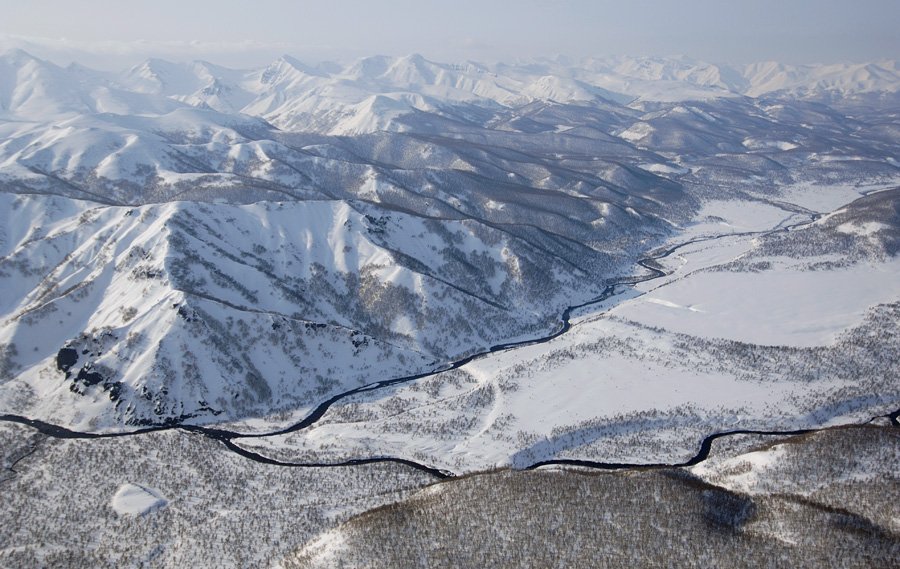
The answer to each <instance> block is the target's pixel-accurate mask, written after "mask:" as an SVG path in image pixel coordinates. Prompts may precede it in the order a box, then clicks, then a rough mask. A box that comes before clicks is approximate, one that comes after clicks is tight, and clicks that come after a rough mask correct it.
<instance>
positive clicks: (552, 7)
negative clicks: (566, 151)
mask: <svg viewBox="0 0 900 569" xmlns="http://www.w3.org/2000/svg"><path fill="white" fill-rule="evenodd" d="M898 29H900V0H853V1H847V0H744V1H737V0H735V1H730V0H680V1H674V0H673V1H668V0H616V1H607V0H569V1H567V0H518V1H490V0H455V1H453V0H444V1H440V2H438V1H427V0H418V1H411V0H382V1H378V0H368V1H364V0H318V1H315V2H310V1H306V0H293V1H291V0H254V1H251V2H242V1H236V0H153V1H143V0H78V1H77V2H76V1H73V0H0V49H3V48H8V47H23V48H24V49H26V50H29V51H32V52H35V55H39V56H43V57H48V58H50V59H53V60H56V61H57V62H61V63H66V62H67V61H65V60H66V59H69V60H77V61H80V62H82V63H86V64H94V65H97V66H106V67H111V66H118V65H126V64H133V63H136V62H137V61H139V60H141V59H144V58H145V57H148V56H157V57H166V58H168V59H172V60H190V59H207V60H210V61H213V62H216V63H221V64H224V65H231V66H251V65H262V64H265V63H267V62H269V61H271V59H273V58H274V57H276V56H278V55H280V54H283V53H287V54H290V55H294V56H296V57H298V58H301V59H307V60H310V61H316V60H322V59H350V58H354V57H359V56H363V55H374V54H387V55H401V54H408V53H413V52H417V53H421V54H423V55H425V56H426V57H429V58H432V59H435V60H439V61H460V60H465V59H476V60H485V61H496V60H507V61H512V60H515V59H516V58H532V57H539V56H555V55H558V54H563V55H569V56H573V57H584V56H604V55H676V54H683V55H688V56H690V57H694V58H697V59H702V60H706V61H711V62H734V63H745V62H751V61H762V60H778V61H783V62H787V63H814V62H825V63H829V62H845V61H867V60H877V59H900V32H898Z"/></svg>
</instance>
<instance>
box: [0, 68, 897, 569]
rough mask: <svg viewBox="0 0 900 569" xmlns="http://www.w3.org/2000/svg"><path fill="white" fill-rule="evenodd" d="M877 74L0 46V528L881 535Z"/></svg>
mask: <svg viewBox="0 0 900 569" xmlns="http://www.w3.org/2000/svg"><path fill="white" fill-rule="evenodd" d="M898 91H900V71H898V69H897V67H896V63H895V62H892V61H880V62H874V63H869V64H853V65H851V64H842V65H815V66H813V65H809V66H791V65H783V64H778V63H760V64H753V65H735V66H727V65H713V64H709V63H704V62H700V61H695V60H691V59H688V58H671V59H662V58H627V57H616V58H612V57H610V58H604V59H586V60H582V61H570V60H565V59H563V58H558V59H554V60H550V59H547V60H536V61H532V62H527V63H518V64H485V63H477V62H465V63H453V64H448V63H437V62H433V61H429V60H427V59H425V58H423V57H422V56H419V55H412V56H407V57H387V56H378V57H367V58H363V59H359V60H357V61H354V62H350V63H344V64H338V63H320V64H317V65H310V64H305V63H303V62H301V61H298V60H297V59H294V58H292V57H289V56H285V57H283V58H280V59H278V60H277V61H275V62H273V63H272V64H270V65H268V66H265V67H261V68H258V69H249V70H238V69H230V68H226V67H221V66H218V65H215V64H212V63H208V62H202V61H198V62H192V63H172V62H167V61H163V60H148V61H146V62H144V63H142V64H140V65H137V66H135V67H133V68H131V69H128V70H125V71H123V72H120V73H114V72H109V71H96V70H92V69H88V68H86V67H83V66H80V65H77V64H72V65H70V66H67V67H61V66H58V65H55V64H53V63H51V62H49V61H45V60H41V59H39V58H36V57H33V56H31V55H29V54H28V53H26V52H23V51H13V52H8V53H5V54H2V55H0V290H2V296H0V419H2V421H0V440H2V441H3V445H2V447H0V451H2V456H0V462H2V464H3V468H4V470H3V471H2V472H0V488H3V489H5V490H6V492H7V493H8V494H9V496H10V502H9V504H11V505H10V506H9V507H6V508H3V509H0V516H2V517H0V525H2V527H4V528H6V529H5V530H4V531H2V532H0V565H9V566H68V567H78V566H85V567H99V566H115V567H121V566H140V565H142V564H149V565H157V566H184V565H193V566H217V567H221V566H233V567H248V566H254V567H268V566H276V565H277V566H283V567H295V566H298V567H331V566H347V567H357V566H358V567H370V566H385V567H393V566H398V563H412V562H410V561H409V559H411V558H412V557H415V556H416V555H417V554H416V553H415V552H419V553H418V554H420V561H419V562H418V563H419V565H417V566H454V565H455V566H460V564H462V565H463V566H465V565H466V564H467V563H473V562H474V561H472V560H475V559H481V560H486V559H489V560H492V561H493V562H496V563H497V564H499V565H498V566H502V565H504V564H506V565H517V564H518V563H521V562H522V561H521V560H522V559H531V560H533V561H534V560H537V561H534V562H535V563H537V565H538V566H553V563H554V562H560V563H563V564H565V563H569V564H570V565H571V566H584V567H587V566H597V563H598V562H599V561H598V560H599V559H602V560H605V562H606V563H607V564H609V563H612V565H615V563H614V562H613V561H610V560H616V559H618V560H620V561H622V560H624V559H627V554H628V551H632V550H633V549H629V548H633V547H636V546H634V544H636V543H644V544H645V545H643V546H642V547H643V549H641V548H638V549H640V551H641V555H644V556H649V557H647V559H651V560H652V555H653V552H652V549H653V548H652V547H648V546H647V545H646V543H657V542H656V541H653V540H650V541H649V542H648V541H646V540H645V539H644V538H643V537H642V536H646V535H647V534H648V532H649V533H650V534H652V535H653V536H655V537H654V539H658V540H659V541H658V543H665V544H669V547H670V548H671V550H672V551H673V554H672V555H673V557H672V559H671V561H672V562H677V561H678V560H679V559H682V558H683V559H693V560H695V561H696V560H697V559H705V558H704V557H703V555H704V553H703V552H702V551H699V550H697V549H696V548H695V546H694V545H691V543H696V542H693V541H691V540H686V538H685V537H684V536H685V535H688V534H691V535H702V536H703V538H702V539H704V540H708V541H709V543H715V544H718V545H716V547H719V548H720V549H721V551H722V552H723V553H722V555H723V557H721V558H720V559H730V560H732V561H733V562H734V563H735V566H739V562H740V563H750V564H751V565H753V564H754V562H756V561H758V562H759V563H762V562H764V561H771V560H774V559H779V560H781V561H782V562H784V563H789V564H791V565H793V566H817V565H819V564H822V563H825V564H827V563H828V562H829V560H834V559H837V558H841V557H840V556H845V557H846V558H847V559H848V560H849V561H848V563H849V564H850V565H852V566H859V567H866V566H878V565H880V564H881V563H880V562H881V561H884V560H888V559H891V558H896V554H897V553H898V552H900V537H898V536H900V525H898V519H897V517H896V516H893V517H892V516H891V515H890V514H886V513H885V512H886V511H889V510H890V505H891V504H893V503H896V500H897V499H898V498H900V495H898V488H900V479H898V473H897V470H896V468H893V467H891V465H892V464H893V465H895V464H896V460H897V458H898V456H900V443H898V441H900V439H898V431H897V425H898V422H897V421H898V420H897V411H898V410H900V380H898V378H900V363H898V362H900V329H898V322H900V92H898ZM838 448H852V449H854V450H853V452H854V453H856V454H855V455H854V456H855V457H856V458H855V459H854V460H849V461H842V460H838V459H836V458H835V457H836V456H839V455H840V453H839V452H838V451H837V450H835V449H838ZM816 461H819V462H821V463H823V464H831V465H833V468H832V469H830V470H828V471H827V472H824V473H822V474H821V476H820V477H819V478H817V477H816V473H815V472H813V471H812V470H811V469H810V468H804V467H803V466H802V465H804V464H807V463H816ZM597 471H602V472H597ZM608 471H612V472H608ZM589 472H590V474H589ZM179 473H183V474H184V475H183V476H181V475H180V474H179ZM863 485H868V486H866V487H867V488H874V490H872V492H871V494H868V495H867V494H866V491H865V490H863ZM648 496H652V497H653V498H652V500H653V504H655V505H653V506H648V502H647V500H648V499H649V498H648ZM534 497H537V498H534ZM523 502H526V503H528V507H527V508H522V509H519V510H517V513H516V514H515V515H512V514H511V513H510V512H512V511H514V510H516V508H517V506H516V504H521V503H523ZM541 503H545V504H553V505H554V506H553V508H551V510H552V511H551V512H550V514H548V517H547V518H546V519H542V518H541V516H542V515H543V514H542V513H541V509H540V508H539V507H536V506H537V505H539V504H541ZM604 503H607V504H614V507H613V506H609V507H610V512H612V513H609V512H607V513H605V514H599V513H596V511H597V510H598V509H599V508H601V505H602V504H604ZM76 504H77V505H76ZM660 504H664V506H663V505H660ZM592 508H593V509H592ZM648 508H649V509H648ZM654 508H657V509H658V511H659V512H660V518H661V519H662V521H661V522H660V523H659V524H656V522H654V520H653V519H652V518H647V517H642V515H639V514H638V513H636V512H645V513H647V512H651V513H652V512H653V511H655V510H654ZM67 509H69V510H67ZM76 510H77V513H64V512H66V511H71V512H75V511H76ZM45 511H49V512H54V514H53V515H54V521H53V523H41V522H40V521H39V519H40V516H41V515H42V512H45ZM249 511H252V512H253V513H252V515H249V516H245V515H244V514H246V513H247V512H249ZM448 512H450V513H449V514H448ZM592 512H593V513H592ZM595 515H598V516H599V515H606V516H607V518H604V520H605V522H604V523H606V522H609V523H611V524H612V525H611V526H609V527H606V526H604V525H603V524H600V525H599V526H598V525H596V524H594V523H593V522H592V521H591V520H593V519H594V518H593V517H592V516H595ZM648 515H649V514H648ZM610 516H611V517H610ZM616 516H624V517H623V518H622V519H618V518H616ZM538 519H541V521H540V522H537V521H535V520H538ZM813 519H814V520H818V522H817V523H819V525H818V526H817V529H816V531H814V532H812V531H810V532H804V529H803V523H804V522H803V520H813ZM16 520H20V521H16ZM22 520H24V521H22ZM497 520H503V522H502V523H501V524H500V525H497ZM610 520H613V521H610ZM627 520H631V522H628V521H627ZM679 520H689V523H686V525H684V526H681V525H680V524H679ZM613 522H614V523H613ZM467 523H471V525H468V526H467V525H466V524H467ZM554 524H555V525H554ZM561 524H562V525H567V524H571V525H572V526H573V527H576V526H577V527H578V528H580V529H579V530H578V532H579V535H584V536H588V537H585V540H587V541H586V543H587V542H589V541H591V540H594V541H596V542H598V543H599V542H602V543H605V544H606V545H604V546H603V547H599V546H593V547H592V546H587V545H586V546H585V547H583V548H572V547H571V546H570V545H566V544H565V543H564V542H562V541H559V540H558V539H555V538H554V537H553V536H554V531H555V530H554V528H555V527H557V526H559V525H561ZM493 527H497V528H498V529H497V530H496V532H495V533H491V531H490V528H493ZM460 528H463V529H460ZM528 528H531V530H533V531H535V532H536V534H535V535H537V536H538V537H539V538H540V539H538V541H539V542H541V543H547V544H548V547H547V549H546V550H543V551H533V549H534V547H530V548H521V549H520V550H518V551H508V550H507V549H505V548H506V546H505V545H503V544H504V543H505V541H504V540H505V539H506V538H505V537H504V536H510V535H512V536H516V535H520V534H522V535H524V534H525V533H528V531H530V530H529V529H528ZM604 528H605V529H604ZM472 531H481V532H485V531H487V532H488V533H489V534H490V536H489V539H485V540H484V541H480V542H478V540H473V539H472V538H471V537H469V538H466V539H461V538H460V539H457V538H454V540H455V541H454V540H451V539H450V538H449V537H448V536H449V535H459V536H462V535H469V534H468V533H467V532H472ZM573 531H574V530H573ZM454 532H457V533H456V534H455V533H454ZM523 532H524V533H523ZM610 532H611V533H610ZM654 532H655V533H654ZM70 534H71V535H74V536H75V538H74V539H70ZM399 534H403V535H410V536H412V535H415V536H416V537H415V538H414V539H413V538H410V539H409V540H406V541H403V543H398V544H395V545H396V547H387V546H385V544H387V543H390V540H391V538H390V536H391V535H399ZM725 534H727V535H730V536H734V539H733V540H728V539H724V538H723V537H722V536H723V535H725ZM848 536H849V537H848ZM851 539H852V540H856V541H853V542H852V543H853V546H852V547H851V546H847V547H848V548H849V549H847V550H844V549H842V547H843V546H840V545H836V544H839V543H843V542H841V540H851ZM448 540H450V541H453V543H452V546H449V547H446V548H442V547H437V548H435V544H446V543H448ZM526 541H527V540H526ZM476 542H478V543H476ZM762 543H766V544H769V543H777V544H778V546H777V548H775V549H773V550H771V551H769V552H768V553H763V551H764V549H763V548H762V546H761V545H760V544H762ZM186 544H193V546H190V547H189V546H187V545H186ZM467 544H469V545H472V547H467ZM686 544H687V545H686ZM567 549H571V550H572V551H576V552H578V555H575V556H574V557H571V558H565V556H564V555H563V553H561V552H563V551H565V550H567ZM748 551H749V552H752V555H750V557H747V555H748V554H747V552H748ZM810 551H815V555H807V553H808V552H810ZM847 551H852V552H853V554H852V555H849V554H848V553H847ZM582 554H583V555H582ZM579 555H580V556H579ZM753 555H759V556H761V557H753ZM521 556H524V557H521ZM545 556H546V557H545ZM681 556H683V557H681ZM563 558H565V559H566V560H567V561H560V559H563ZM554 559H555V560H556V561H553V560H554ZM748 559H749V560H750V561H748ZM514 560H519V561H514ZM342 563H343V565H341V564H342ZM653 563H658V564H660V565H661V566H665V560H659V559H656V560H655V561H653ZM759 563H757V564H759ZM379 564H380V565H379ZM649 566H657V565H653V564H652V563H651V564H649Z"/></svg>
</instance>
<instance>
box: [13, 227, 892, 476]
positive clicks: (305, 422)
mask: <svg viewBox="0 0 900 569" xmlns="http://www.w3.org/2000/svg"><path fill="white" fill-rule="evenodd" d="M805 215H808V216H809V219H807V220H805V221H801V222H797V223H793V224H789V225H779V226H777V227H775V228H772V229H767V230H763V231H745V232H738V233H727V234H722V235H713V236H706V237H696V238H693V239H690V240H687V241H684V242H682V243H678V244H676V245H673V246H670V247H668V248H666V249H663V250H662V251H660V252H658V253H656V254H654V255H650V256H648V257H644V258H642V259H639V260H638V261H637V265H639V266H641V267H642V268H644V269H646V270H647V271H648V273H647V274H645V275H639V276H628V277H622V278H619V279H615V280H614V281H612V282H611V283H610V284H608V285H607V286H606V287H605V288H604V289H603V291H602V292H601V294H600V295H599V296H597V297H596V298H593V299H591V300H588V301H587V302H583V303H581V304H577V305H573V306H569V307H568V308H566V309H565V310H564V311H563V312H562V315H561V317H560V326H559V327H558V328H557V329H556V330H555V331H554V332H552V333H550V334H548V335H546V336H542V337H539V338H533V339H528V340H520V341H516V342H508V343H504V344H497V345H494V346H491V347H490V348H489V349H487V350H485V351H482V352H479V353H475V354H472V355H469V356H466V357H464V358H462V359H459V360H456V361H454V362H450V363H447V364H445V365H443V366H441V367H439V368H437V369H434V370H431V371H427V372H422V373H417V374H414V375H409V376H404V377H399V378H394V379H386V380H381V381H377V382H374V383H369V384H366V385H363V386H360V387H357V388H355V389H351V390H348V391H345V392H343V393H339V394H337V395H334V396H332V397H330V398H329V399H327V400H325V401H323V402H322V403H320V404H319V405H318V406H317V407H316V408H315V409H313V410H312V411H311V412H310V413H309V414H308V415H307V416H306V417H305V418H303V419H302V420H301V421H299V422H297V423H294V424H293V425H290V426H288V427H285V428H283V429H279V430H275V431H271V432H267V433H240V432H235V431H229V430H225V429H217V428H213V427H203V426H199V425H188V424H179V425H160V426H152V427H146V428H143V429H138V430H134V431H126V432H115V433H91V432H79V431H73V430H70V429H67V428H65V427H61V426H58V425H54V424H51V423H47V422H44V421H40V420H36V419H29V418H27V417H22V416H19V415H12V414H4V415H0V421H3V422H9V423H18V424H21V425H27V426H29V427H31V428H33V429H36V430H37V431H39V432H40V433H42V434H44V435H46V436H48V437H52V438H58V439H101V438H118V437H128V436H135V435H142V434H146V433H153V432H159V431H167V430H173V429H178V430H181V431H185V432H190V433H195V434H199V435H203V436H205V437H208V438H210V439H213V440H216V441H219V442H221V443H222V444H223V445H224V446H225V447H226V448H227V449H228V450H229V451H231V452H234V453H236V454H238V455H240V456H243V457H245V458H247V459H250V460H253V461H255V462H259V463H262V464H269V465H274V466H283V467H293V468H335V467H343V466H359V465H364V464H374V463H385V462H390V463H397V464H402V465H404V466H408V467H410V468H414V469H417V470H420V471H423V472H426V473H428V474H430V475H432V476H435V477H436V478H440V479H443V478H450V477H453V476H455V474H454V473H452V472H450V471H447V470H443V469H438V468H434V467H431V466H428V465H425V464H421V463H419V462H416V461H413V460H407V459H404V458H399V457H392V456H382V457H367V458H355V459H349V460H346V461H341V462H333V463H326V462H321V463H320V462H285V461H280V460H277V459H273V458H270V457H267V456H265V455H262V454H259V453H257V452H254V451H252V450H249V449H246V448H244V447H241V446H240V445H238V444H237V443H236V442H235V440H236V439H245V438H246V439H249V438H266V437H274V436H278V435H284V434H287V433H292V432H296V431H300V430H303V429H306V428H308V427H310V426H312V425H314V424H316V423H317V422H318V421H319V420H320V419H321V418H322V417H323V416H324V415H325V414H326V413H327V412H328V409H329V408H330V407H331V406H332V405H334V404H335V403H337V402H338V401H341V400H342V399H346V398H347V397H351V396H353V395H357V394H359V393H363V392H368V391H374V390H377V389H382V388H385V387H389V386H392V385H398V384H401V383H408V382H412V381H416V380H419V379H424V378H427V377H431V376H434V375H437V374H439V373H443V372H447V371H450V370H454V369H457V368H460V367H462V366H464V365H466V364H468V363H469V362H471V361H473V360H476V359H480V358H483V357H486V356H488V355H490V354H492V353H495V352H500V351H505V350H512V349H516V348H521V347H524V346H531V345H535V344H542V343H546V342H550V341H551V340H553V339H555V338H558V337H559V336H561V335H563V334H565V333H566V332H568V331H569V330H570V329H571V328H572V326H573V324H572V322H571V316H572V313H573V312H575V311H577V310H580V309H582V308H586V307H589V306H593V305H597V304H600V303H603V302H605V301H606V300H608V299H610V298H612V297H613V296H616V295H618V294H621V292H623V291H624V290H626V288H627V287H633V286H635V285H637V284H640V283H643V282H647V281H651V280H655V279H659V278H662V277H666V276H669V275H670V274H671V273H669V272H666V271H665V270H663V269H662V268H661V267H660V265H659V264H658V263H657V261H659V260H661V259H664V258H666V257H669V256H670V255H672V254H673V253H675V252H676V251H678V250H679V249H682V248H684V247H687V246H689V245H693V244H695V243H701V242H706V241H714V240H719V239H724V238H732V237H745V236H757V235H758V236H764V235H769V234H772V233H777V232H782V231H791V230H794V229H796V228H799V227H802V226H805V225H809V224H811V223H814V222H815V221H816V220H817V219H819V218H820V217H821V216H822V214H819V213H814V212H809V213H805ZM617 289H618V290H617ZM898 417H900V410H897V411H895V412H893V413H889V414H886V415H880V416H878V417H874V418H872V419H870V421H873V420H876V419H881V418H886V419H888V420H889V421H890V424H891V425H893V426H895V427H900V422H898ZM827 428H834V427H825V428H811V429H798V430H787V431H779V430H773V431H757V430H731V431H722V432H717V433H713V434H711V435H708V436H706V437H705V438H704V439H703V440H702V441H701V443H700V448H699V451H698V452H697V454H696V455H695V456H694V457H693V458H691V459H689V460H687V461H685V462H682V463H647V464H640V463H637V464H635V463H614V462H595V461H590V460H580V459H552V460H545V461H540V462H537V463H534V464H532V465H530V466H527V467H526V468H525V470H532V469H535V468H540V467H542V466H579V467H587V468H594V469H601V470H618V469H630V468H642V469H643V468H670V467H682V466H693V465H695V464H698V463H700V462H702V461H704V460H706V459H707V457H708V456H709V453H710V450H711V448H712V443H713V441H715V440H716V439H718V438H722V437H727V436H731V435H742V434H753V435H772V436H789V435H801V434H807V433H812V432H816V431H821V430H825V429H827Z"/></svg>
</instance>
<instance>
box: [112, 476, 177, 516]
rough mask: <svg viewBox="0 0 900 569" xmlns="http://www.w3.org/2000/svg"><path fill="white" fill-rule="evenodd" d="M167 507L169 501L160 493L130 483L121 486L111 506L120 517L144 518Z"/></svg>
mask: <svg viewBox="0 0 900 569" xmlns="http://www.w3.org/2000/svg"><path fill="white" fill-rule="evenodd" d="M167 505H168V501H167V500H166V499H165V498H164V497H162V496H161V495H160V494H159V491H157V490H154V489H152V488H147V487H144V486H140V485H138V484H132V483H130V482H129V483H125V484H122V485H121V486H119V489H118V490H116V493H115V494H114V495H113V497H112V500H111V501H110V506H111V507H112V509H113V510H115V512H116V513H117V514H119V515H120V516H126V515H128V516H143V515H146V514H149V513H151V512H154V511H156V510H159V509H162V508H165V507H166V506H167Z"/></svg>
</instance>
